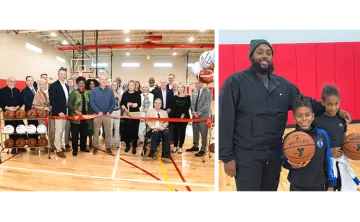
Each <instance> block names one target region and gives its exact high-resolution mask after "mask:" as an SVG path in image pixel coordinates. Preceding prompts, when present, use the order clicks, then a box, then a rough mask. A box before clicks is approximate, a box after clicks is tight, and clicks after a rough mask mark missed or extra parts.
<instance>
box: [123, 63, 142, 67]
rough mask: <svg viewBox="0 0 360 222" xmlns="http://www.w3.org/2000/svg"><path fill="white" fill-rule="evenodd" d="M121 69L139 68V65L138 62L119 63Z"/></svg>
mask: <svg viewBox="0 0 360 222" xmlns="http://www.w3.org/2000/svg"><path fill="white" fill-rule="evenodd" d="M121 66H122V67H139V66H140V63H138V62H125V63H121Z"/></svg>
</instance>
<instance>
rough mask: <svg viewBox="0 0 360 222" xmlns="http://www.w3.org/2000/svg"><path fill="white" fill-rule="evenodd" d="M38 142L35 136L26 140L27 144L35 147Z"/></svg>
mask: <svg viewBox="0 0 360 222" xmlns="http://www.w3.org/2000/svg"><path fill="white" fill-rule="evenodd" d="M36 143H37V141H36V139H35V138H29V139H28V140H27V141H26V145H27V146H28V147H34V146H36Z"/></svg>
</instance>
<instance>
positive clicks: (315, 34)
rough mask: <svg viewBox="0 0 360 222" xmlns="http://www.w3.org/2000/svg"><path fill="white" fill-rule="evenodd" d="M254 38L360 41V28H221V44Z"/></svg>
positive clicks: (245, 41) (281, 40)
mask: <svg viewBox="0 0 360 222" xmlns="http://www.w3.org/2000/svg"><path fill="white" fill-rule="evenodd" d="M252 39H266V40H268V41H269V42H270V43H271V44H274V43H310V42H359V41H360V30H219V44H250V40H252Z"/></svg>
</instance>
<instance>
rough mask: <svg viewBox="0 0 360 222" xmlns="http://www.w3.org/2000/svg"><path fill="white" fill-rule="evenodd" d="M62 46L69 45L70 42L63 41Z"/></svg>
mask: <svg viewBox="0 0 360 222" xmlns="http://www.w3.org/2000/svg"><path fill="white" fill-rule="evenodd" d="M61 44H63V45H67V44H69V43H68V41H66V40H62V41H61Z"/></svg>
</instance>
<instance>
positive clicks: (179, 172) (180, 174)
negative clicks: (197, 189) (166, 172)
mask: <svg viewBox="0 0 360 222" xmlns="http://www.w3.org/2000/svg"><path fill="white" fill-rule="evenodd" d="M170 159H171V162H172V163H173V164H174V167H175V169H176V171H177V172H178V174H179V176H180V178H181V180H182V181H183V182H186V180H185V178H184V176H183V175H182V173H181V171H180V170H179V168H178V166H177V165H176V163H175V161H174V159H173V158H172V157H171V156H170ZM186 189H187V190H188V191H191V189H190V187H189V186H186Z"/></svg>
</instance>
